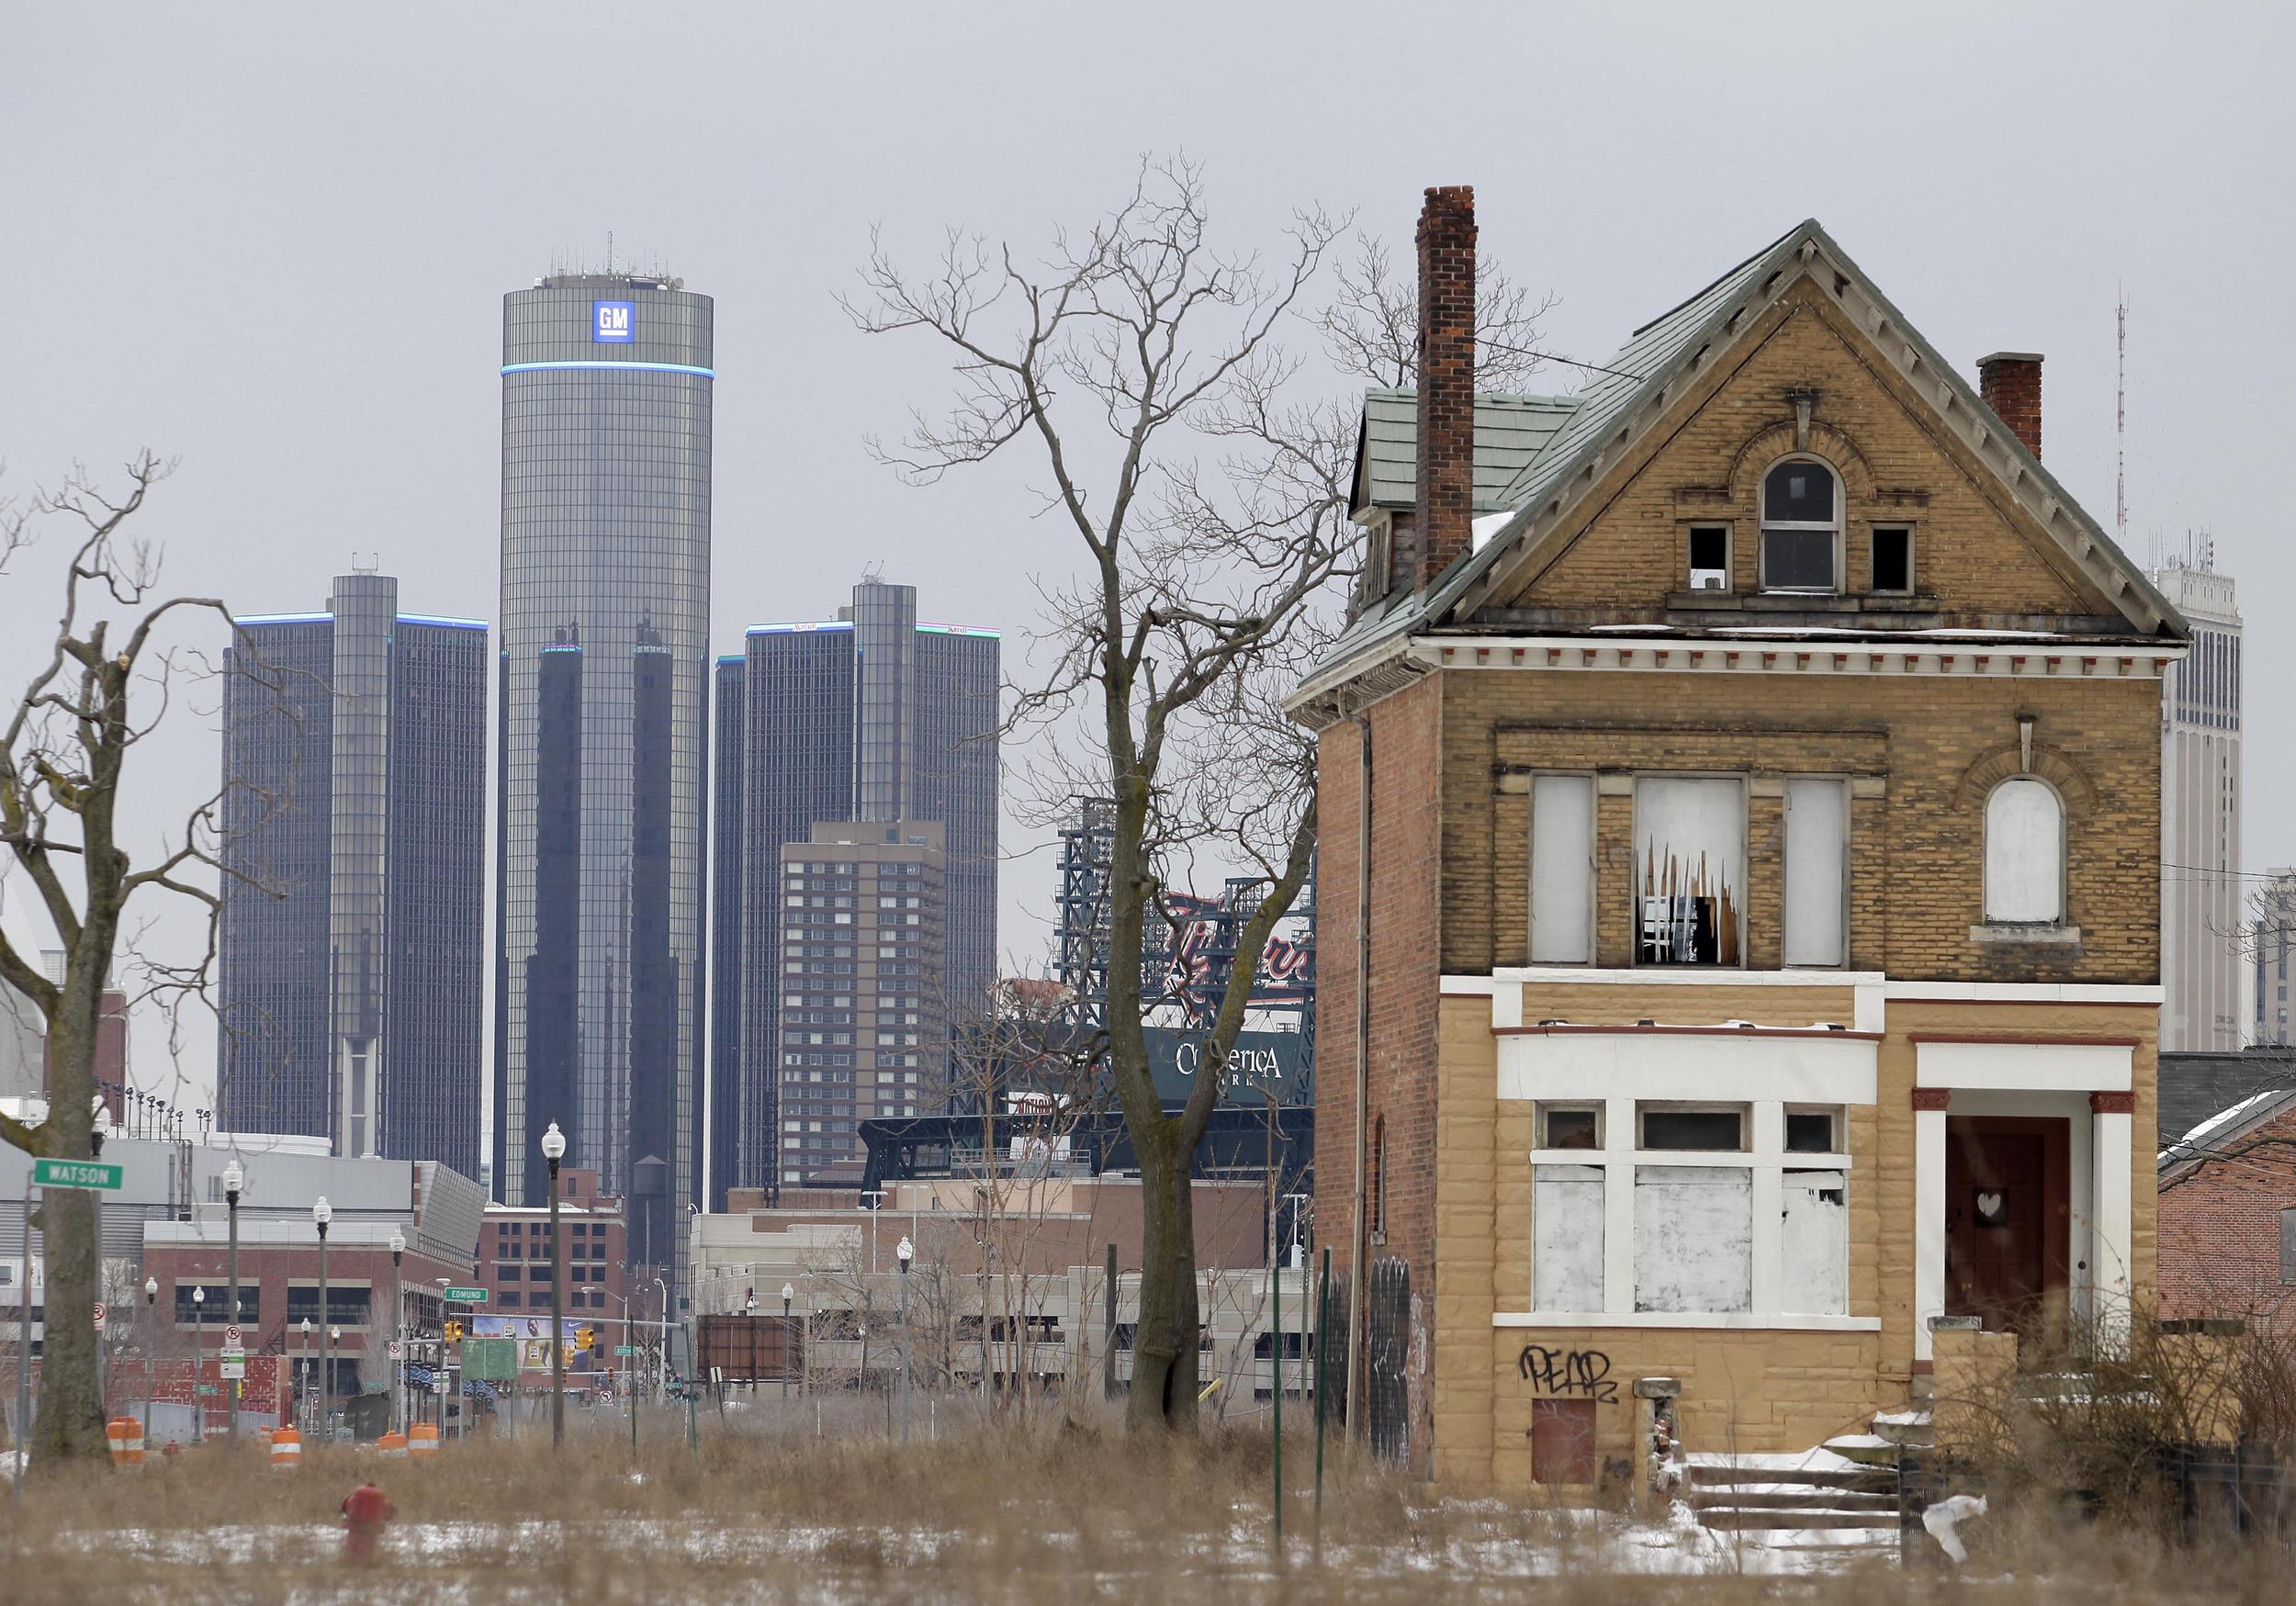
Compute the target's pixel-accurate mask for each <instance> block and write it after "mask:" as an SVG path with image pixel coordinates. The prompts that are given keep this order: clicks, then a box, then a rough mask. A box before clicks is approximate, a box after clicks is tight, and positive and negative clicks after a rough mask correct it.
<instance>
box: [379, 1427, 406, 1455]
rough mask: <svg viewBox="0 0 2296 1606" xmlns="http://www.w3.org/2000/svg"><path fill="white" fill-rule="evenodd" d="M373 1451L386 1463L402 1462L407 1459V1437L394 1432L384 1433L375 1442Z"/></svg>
mask: <svg viewBox="0 0 2296 1606" xmlns="http://www.w3.org/2000/svg"><path fill="white" fill-rule="evenodd" d="M375 1450H376V1453H377V1454H379V1455H381V1456H382V1458H383V1459H384V1460H386V1461H404V1460H405V1459H406V1458H407V1435H406V1434H404V1433H401V1432H388V1433H385V1434H384V1435H383V1436H382V1437H381V1438H379V1439H377V1440H376V1441H375Z"/></svg>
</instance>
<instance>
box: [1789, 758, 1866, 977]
mask: <svg viewBox="0 0 2296 1606" xmlns="http://www.w3.org/2000/svg"><path fill="white" fill-rule="evenodd" d="M1849 790H1850V789H1849V788H1848V787H1847V786H1845V785H1844V784H1843V783H1842V782H1840V781H1787V782H1786V783H1785V962H1786V963H1787V964H1789V965H1839V964H1840V963H1842V962H1843V959H1844V955H1843V949H1842V940H1841V938H1842V930H1841V927H1842V905H1843V902H1844V899H1843V895H1842V894H1843V889H1844V888H1845V886H1846V885H1847V883H1848V876H1849V846H1850V817H1849V808H1850V804H1849Z"/></svg>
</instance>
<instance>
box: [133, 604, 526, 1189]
mask: <svg viewBox="0 0 2296 1606" xmlns="http://www.w3.org/2000/svg"><path fill="white" fill-rule="evenodd" d="M398 593H399V582H398V581H397V580H396V579H394V578H391V577H390V576H388V575H381V574H372V573H356V574H348V575H343V576H339V577H338V578H336V579H335V581H334V587H333V590H332V595H331V596H330V597H329V599H328V606H327V609H326V611H325V612H319V613H291V614H270V615H264V616H260V617H252V618H242V619H240V620H238V621H237V622H236V624H237V629H236V632H235V634H234V635H233V639H232V645H231V647H230V648H229V649H227V651H226V653H225V669H224V677H223V688H224V690H223V782H224V791H223V807H222V832H223V856H224V862H225V864H226V866H227V867H228V869H229V870H230V873H229V874H227V875H226V876H225V877H224V881H223V886H222V896H223V909H222V915H221V922H220V927H219V934H218V938H217V944H218V952H217V971H218V983H217V991H218V995H219V1004H218V1009H217V1016H218V1020H219V1039H218V1044H217V1059H216V1063H217V1067H218V1081H219V1088H218V1104H217V1108H218V1110H219V1112H220V1119H221V1124H222V1125H223V1126H224V1127H225V1128H227V1129H239V1130H247V1131H271V1132H298V1133H304V1134H308V1135H311V1136H316V1137H322V1138H324V1139H326V1140H328V1142H329V1144H330V1146H331V1147H332V1149H333V1151H335V1152H336V1153H338V1154H342V1155H346V1156H351V1157H355V1158H360V1157H373V1156H387V1157H389V1158H392V1159H399V1160H435V1161H439V1162H443V1163H445V1164H446V1165H449V1166H451V1167H453V1168H454V1169H455V1170H456V1171H457V1172H460V1173H461V1174H464V1175H466V1176H475V1175H476V1174H478V1148H479V1144H478V1111H479V1108H480V1102H479V1101H480V1099H481V1097H482V1096H483V1085H484V1084H483V1081H482V1076H483V1065H484V1058H485V1024H484V1020H483V1016H482V1013H481V1010H482V1002H481V997H480V985H481V980H482V977H483V973H484V972H483V967H484V963H485V957H484V955H485V949H484V940H485V939H484V937H483V935H482V932H483V927H484V921H485V915H486V903H485V898H486V893H485V880H484V877H485V868H484V854H485V812H486V805H485V792H486V695H487V668H488V665H487V627H486V626H485V625H484V624H483V623H477V622H475V621H471V620H462V619H435V618H429V617H425V616H422V615H416V614H405V613H401V612H399V606H398ZM123 1058H124V1051H123ZM123 1072H124V1067H123Z"/></svg>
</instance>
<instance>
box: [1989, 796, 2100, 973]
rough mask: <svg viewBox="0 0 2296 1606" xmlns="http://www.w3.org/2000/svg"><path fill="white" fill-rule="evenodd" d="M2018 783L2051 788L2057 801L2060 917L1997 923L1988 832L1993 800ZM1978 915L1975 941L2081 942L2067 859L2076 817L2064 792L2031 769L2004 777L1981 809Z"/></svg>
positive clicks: (2058, 910) (2058, 914) (1990, 828)
mask: <svg viewBox="0 0 2296 1606" xmlns="http://www.w3.org/2000/svg"><path fill="white" fill-rule="evenodd" d="M2011 781H2034V782H2037V783H2038V784H2040V785H2042V786H2045V787H2047V788H2048V789H2049V795H2050V796H2052V797H2054V798H2055V799H2056V800H2057V917H2056V918H2055V919H2054V920H1996V919H1995V918H1994V917H1993V887H1992V876H1993V852H1992V843H1991V841H1990V840H1989V833H1990V832H1991V831H1992V829H1993V799H1994V797H1995V796H1996V794H1998V792H2000V790H2001V788H2003V787H2005V786H2007V785H2009V783H2010V782H2011ZM1977 832H1978V835H1977V881H1978V891H1977V898H1978V903H1977V914H1978V916H1979V923H1978V924H1977V925H1975V926H1973V927H1970V928H1969V936H1970V938H1971V939H1972V940H1973V941H1978V942H1984V941H1988V940H1989V941H1996V942H2001V941H2008V942H2048V941H2052V940H2055V941H2072V942H2078V941H2079V940H2080V935H2081V934H2080V927H2077V926H2075V925H2073V924H2072V919H2073V882H2072V875H2071V872H2070V870H2069V868H2068V865H2067V860H2069V859H2071V857H2072V853H2073V814H2072V811H2071V810H2069V809H2067V808H2066V807H2065V793H2064V792H2061V791H2059V790H2058V788H2057V785H2056V783H2055V782H2054V781H2051V780H2049V779H2048V777H2046V776H2043V775H2036V774H2034V773H2033V772H2032V770H2030V769H2020V770H2019V771H2018V772H2017V773H2016V774H2014V775H2004V776H2003V777H2001V779H2000V780H1998V781H1995V782H1994V783H1993V784H1992V785H1991V786H1990V787H1988V788H1987V789H1986V794H1985V802H1984V803H1982V804H1981V805H1980V806H1979V812H1978V819H1977Z"/></svg>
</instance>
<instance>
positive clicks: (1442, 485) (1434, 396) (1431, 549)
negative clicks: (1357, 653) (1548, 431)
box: [1396, 184, 1475, 590]
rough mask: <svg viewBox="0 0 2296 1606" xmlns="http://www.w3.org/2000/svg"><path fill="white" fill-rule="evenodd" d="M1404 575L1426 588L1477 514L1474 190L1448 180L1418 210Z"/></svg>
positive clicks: (1400, 558) (1460, 545) (1401, 556)
mask: <svg viewBox="0 0 2296 1606" xmlns="http://www.w3.org/2000/svg"><path fill="white" fill-rule="evenodd" d="M1417 504H1418V506H1417V516H1416V518H1415V519H1414V521H1413V522H1414V524H1415V526H1416V528H1415V529H1414V530H1413V531H1412V540H1411V541H1410V542H1409V543H1408V544H1399V545H1404V546H1407V552H1406V551H1403V550H1399V552H1398V554H1397V562H1398V564H1399V566H1407V567H1403V572H1402V573H1401V574H1400V575H1399V576H1397V577H1396V578H1399V579H1401V580H1402V581H1405V582H1407V583H1408V584H1409V585H1410V586H1411V588H1412V590H1425V589H1426V588H1427V587H1428V586H1429V585H1430V584H1432V583H1433V582H1434V580H1435V577H1436V576H1437V575H1439V574H1441V573H1442V572H1443V571H1444V570H1445V569H1446V568H1447V567H1450V564H1451V561H1452V560H1453V559H1454V558H1456V557H1458V555H1459V554H1460V553H1462V552H1465V551H1466V550H1467V548H1468V544H1469V523H1470V522H1471V521H1472V520H1473V518H1474V516H1475V191H1474V189H1473V187H1472V186H1471V185H1463V184H1459V185H1442V186H1439V187H1437V188H1434V189H1430V190H1429V191H1428V192H1427V204H1426V206H1425V207H1424V208H1423V209H1422V210H1421V212H1420V214H1419V489H1418V497H1417Z"/></svg>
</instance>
